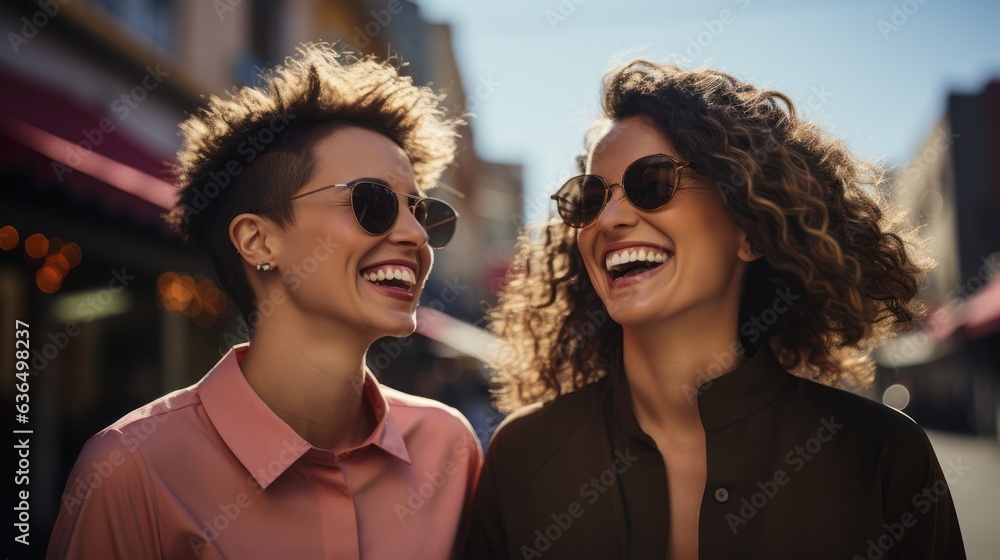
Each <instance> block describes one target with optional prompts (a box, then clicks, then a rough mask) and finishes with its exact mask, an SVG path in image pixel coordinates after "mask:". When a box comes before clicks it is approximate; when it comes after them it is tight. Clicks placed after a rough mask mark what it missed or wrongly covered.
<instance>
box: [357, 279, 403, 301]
mask: <svg viewBox="0 0 1000 560" xmlns="http://www.w3.org/2000/svg"><path fill="white" fill-rule="evenodd" d="M362 280H364V279H362ZM364 282H365V284H368V285H370V286H371V287H372V288H373V289H375V290H378V291H379V292H381V293H382V294H384V295H387V296H389V297H391V298H396V299H398V300H401V301H406V302H410V303H412V302H413V294H412V293H411V292H408V291H406V290H403V289H400V288H393V287H392V286H380V285H378V284H372V283H371V282H369V281H367V280H364Z"/></svg>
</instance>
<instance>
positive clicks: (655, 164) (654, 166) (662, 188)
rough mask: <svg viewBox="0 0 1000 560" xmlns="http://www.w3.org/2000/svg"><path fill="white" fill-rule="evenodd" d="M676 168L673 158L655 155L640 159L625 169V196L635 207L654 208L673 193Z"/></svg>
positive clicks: (667, 199) (668, 198) (663, 202)
mask: <svg viewBox="0 0 1000 560" xmlns="http://www.w3.org/2000/svg"><path fill="white" fill-rule="evenodd" d="M676 180H677V170H676V169H675V168H674V160H672V159H670V158H668V157H665V156H661V155H657V156H649V157H644V158H642V159H640V160H639V161H637V162H635V163H633V164H632V165H630V166H629V168H628V169H626V170H625V177H624V178H623V179H622V184H623V185H624V187H625V196H627V197H628V199H629V200H630V201H632V204H634V205H635V207H636V208H640V209H642V210H656V209H657V208H660V207H661V206H663V205H664V204H666V203H667V202H669V201H670V197H671V196H673V194H674V185H675V184H676Z"/></svg>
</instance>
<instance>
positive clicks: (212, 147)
mask: <svg viewBox="0 0 1000 560" xmlns="http://www.w3.org/2000/svg"><path fill="white" fill-rule="evenodd" d="M400 66H401V63H399V61H398V60H397V59H395V58H390V59H389V60H386V61H382V62H379V61H377V60H376V59H375V58H374V57H372V56H364V57H359V56H356V55H354V54H353V53H351V52H350V51H346V50H344V51H341V50H338V49H337V48H336V47H335V46H333V45H331V44H329V43H308V44H303V45H302V46H301V47H300V48H299V49H298V53H297V55H295V56H291V57H289V58H287V59H286V60H285V62H284V64H283V65H282V66H279V67H277V68H275V69H274V70H273V71H272V72H270V73H268V74H266V75H264V76H262V79H263V83H262V84H261V85H260V86H259V87H249V86H245V87H243V88H240V89H239V90H236V91H234V92H231V93H230V94H229V95H228V96H227V97H226V98H222V97H217V96H212V97H211V98H209V100H208V103H207V107H205V108H202V109H200V110H199V111H197V112H196V113H195V114H193V115H192V116H190V117H189V118H188V119H187V120H186V121H185V122H183V123H182V124H181V125H180V129H181V133H182V135H183V144H182V147H181V149H180V150H179V151H178V153H177V164H176V165H175V166H174V169H173V172H174V177H175V179H174V182H175V185H176V188H177V193H178V200H177V204H176V206H175V207H174V208H173V210H172V211H171V212H170V213H169V214H168V215H167V216H165V217H166V219H167V221H168V222H169V223H170V224H171V226H173V228H174V229H175V230H176V231H177V232H178V233H180V234H181V236H182V237H183V238H184V239H185V241H190V242H194V243H196V244H199V245H203V246H205V247H206V248H207V249H208V253H209V255H210V257H211V258H212V262H213V264H214V266H215V270H216V272H217V273H218V275H219V280H220V282H221V283H222V285H223V287H224V288H225V289H226V291H227V292H228V293H229V294H230V295H231V296H232V297H233V299H234V300H235V301H236V304H237V305H238V306H239V308H240V309H241V311H242V312H243V315H244V318H245V319H247V321H248V322H250V325H251V326H254V325H253V322H251V321H250V319H251V313H252V312H253V309H254V307H255V297H254V294H253V290H252V288H251V287H250V283H249V282H248V281H247V278H246V275H245V274H244V271H243V264H242V258H241V257H240V256H239V255H238V254H237V252H236V249H235V248H234V247H233V245H232V243H231V242H230V240H229V223H230V221H231V220H232V219H233V218H234V217H236V216H237V215H239V214H241V213H244V212H249V211H251V210H253V209H255V208H261V207H264V206H267V205H270V204H273V203H276V202H278V201H281V200H284V199H287V198H288V197H290V196H292V195H293V194H294V193H295V192H296V191H298V190H299V189H300V188H302V186H303V185H305V184H306V183H307V182H309V180H310V179H311V178H312V175H313V172H314V170H315V164H316V161H315V155H314V152H313V149H314V147H315V145H316V143H317V142H319V141H320V140H321V139H322V138H324V137H325V136H326V135H328V134H329V133H331V132H333V131H334V130H337V129H338V128H340V127H344V126H358V127H362V128H366V129H369V130H373V131H375V132H378V133H380V134H383V135H385V136H386V137H388V138H389V139H391V140H392V141H394V142H395V143H396V144H398V145H399V146H400V147H401V148H402V149H403V151H404V152H405V153H406V155H407V157H408V158H409V160H410V163H411V164H412V166H413V172H414V175H415V176H416V181H417V185H418V186H419V187H420V188H421V189H424V190H426V189H429V188H431V187H433V186H434V185H435V183H436V182H437V180H438V178H439V177H440V175H441V173H442V172H443V171H444V170H445V168H446V167H447V166H448V165H449V164H450V163H451V162H452V161H453V159H454V155H455V145H456V140H455V139H456V137H457V136H458V132H457V129H458V126H460V125H461V124H462V120H461V119H460V118H456V117H451V116H448V115H447V114H446V111H445V109H444V107H443V104H442V100H443V97H444V96H443V95H438V94H436V93H434V92H433V91H432V90H431V89H429V88H427V87H422V86H416V85H414V84H413V80H412V79H411V78H410V77H407V76H402V75H400V73H399V70H400ZM261 215H263V216H267V217H268V218H270V219H271V220H273V221H274V222H275V223H277V225H278V226H279V227H281V228H286V227H288V226H290V225H291V224H293V223H294V221H295V215H294V206H293V205H291V204H283V205H278V206H276V207H274V208H273V209H269V210H267V211H264V212H261Z"/></svg>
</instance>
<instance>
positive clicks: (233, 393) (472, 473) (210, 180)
mask: <svg viewBox="0 0 1000 560" xmlns="http://www.w3.org/2000/svg"><path fill="white" fill-rule="evenodd" d="M264 82H265V83H264V85H263V86H262V87H260V88H252V87H243V88H242V89H239V90H237V91H235V92H233V93H231V95H229V96H227V97H226V98H220V97H212V98H211V99H210V100H209V102H208V106H207V107H206V108H205V109H203V110H201V111H199V112H198V113H197V114H195V115H192V116H191V117H190V118H189V119H188V120H187V121H185V122H184V123H183V124H182V125H181V129H182V132H183V134H184V143H183V146H182V148H181V150H180V152H179V153H178V166H177V180H176V182H177V187H178V202H177V205H176V207H175V208H174V210H173V212H172V213H171V214H170V216H169V218H170V221H171V223H172V224H173V225H174V226H175V227H176V228H177V230H178V232H179V233H181V234H182V235H183V236H184V237H186V238H187V239H188V240H189V241H191V242H193V243H196V244H198V245H199V246H201V247H202V248H205V249H207V252H208V254H209V255H210V256H211V258H212V261H213V263H214V264H215V268H216V271H217V272H218V275H219V279H220V281H221V282H222V284H223V286H224V287H225V288H226V290H227V291H228V292H229V294H230V295H231V296H232V297H233V299H234V300H235V301H236V303H237V304H238V305H239V307H240V310H241V311H242V312H243V315H244V317H245V318H246V321H247V323H248V324H249V325H250V326H251V327H253V331H252V332H251V333H250V342H249V343H242V344H237V345H236V346H234V347H232V348H230V349H229V350H228V352H227V353H226V354H225V356H223V357H222V359H221V360H219V362H218V363H217V364H216V365H215V366H214V367H213V368H212V369H211V370H210V371H209V372H208V374H207V375H205V376H204V377H203V378H202V379H201V380H200V381H199V382H197V383H195V384H194V385H192V386H190V387H187V388H185V389H181V390H178V391H175V392H173V393H171V394H169V395H166V396H164V397H162V398H160V399H157V400H155V401H153V402H152V403H149V404H148V405H146V406H144V407H142V408H139V409H137V410H135V411H133V412H131V413H130V414H128V415H126V416H125V417H123V418H122V419H120V420H118V421H117V422H115V423H114V424H112V425H111V426H109V427H108V428H107V429H105V430H103V431H101V432H100V433H98V434H97V435H95V436H94V437H93V438H91V439H90V441H88V442H87V444H86V445H85V446H84V448H83V450H82V451H81V453H80V457H79V459H78V460H77V463H76V466H75V467H74V469H73V472H72V474H71V475H70V480H69V483H68V484H67V486H66V493H65V494H64V496H63V505H62V509H61V511H60V514H59V518H58V520H57V521H56V525H55V529H54V531H53V534H52V540H51V544H50V546H49V551H48V553H49V557H50V558H102V559H110V558H129V559H134V558H150V559H152V558H198V557H200V558H240V559H253V558H262V559H268V560H270V559H275V558H295V559H309V558H315V559H320V558H408V557H413V550H414V547H415V546H420V550H421V552H420V557H421V558H441V559H443V558H452V557H454V556H455V554H456V553H457V552H458V550H459V549H460V546H461V544H460V542H461V541H462V538H463V532H464V531H466V530H467V525H466V524H465V523H464V520H466V519H467V517H468V512H469V507H470V506H471V502H472V489H473V487H474V485H475V481H476V477H477V475H478V473H479V467H480V465H481V461H482V459H481V451H480V448H479V443H478V439H477V438H476V436H475V433H474V432H473V430H472V427H471V426H470V424H469V422H468V421H467V420H466V419H465V418H464V417H463V416H462V415H461V413H459V412H458V411H456V410H455V409H453V408H450V407H447V406H445V405H443V404H441V403H438V402H436V401H432V400H430V399H424V398H420V397H416V396H412V395H407V394H405V393H402V392H400V391H396V390H393V389H391V388H389V387H385V386H382V385H381V384H380V383H379V382H378V381H377V380H376V379H375V377H374V375H373V374H372V372H371V371H370V370H369V369H368V368H367V367H366V365H365V354H366V352H367V350H368V347H369V346H370V345H371V344H372V343H373V342H375V341H376V340H378V339H379V338H382V337H384V336H397V337H402V336H408V335H410V334H412V333H413V331H414V328H415V327H416V323H415V321H416V307H417V302H418V301H419V299H420V293H421V291H422V289H423V285H424V282H425V280H426V279H427V275H428V274H429V273H430V270H431V266H432V264H433V261H434V249H440V248H442V247H444V246H445V245H447V244H448V242H449V241H450V240H451V237H452V235H453V234H454V232H455V221H456V219H457V218H458V215H457V214H456V213H455V211H454V209H453V208H452V207H451V206H449V205H448V204H447V203H445V202H444V201H441V200H438V199H435V198H429V197H427V196H426V195H425V191H426V190H427V189H429V188H431V187H434V186H435V183H436V182H437V179H438V177H439V175H440V174H441V172H442V171H443V170H444V169H445V167H446V166H447V165H448V164H449V163H450V162H451V161H452V159H453V157H454V153H455V136H456V126H457V125H458V121H457V120H456V119H454V118H451V117H448V116H447V115H446V113H445V112H444V110H443V108H442V105H441V103H440V101H441V99H440V96H438V95H437V94H435V93H433V92H432V91H431V90H430V89H428V88H426V87H420V86H417V85H415V84H413V82H412V80H411V79H410V78H407V77H404V76H401V75H399V73H398V71H397V67H396V66H395V65H393V64H391V63H387V62H378V61H376V60H374V59H373V58H370V57H355V56H353V55H350V53H344V52H340V51H337V50H335V49H334V48H332V47H331V46H330V45H326V44H310V45H305V46H303V47H302V48H301V49H300V50H299V53H298V55H297V56H294V57H290V58H289V59H288V60H286V62H285V64H284V65H282V66H280V67H278V68H277V69H275V71H274V72H272V73H270V74H268V75H267V76H265V79H264ZM429 535H433V538H429Z"/></svg>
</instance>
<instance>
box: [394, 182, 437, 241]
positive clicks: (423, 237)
mask: <svg viewBox="0 0 1000 560" xmlns="http://www.w3.org/2000/svg"><path fill="white" fill-rule="evenodd" d="M398 199H399V215H398V216H396V223H395V224H393V226H392V229H391V230H389V241H391V242H393V243H397V244H400V245H407V246H411V247H415V248H417V249H422V248H423V247H424V245H427V242H428V238H427V231H426V230H425V229H424V226H422V225H420V222H418V221H417V218H416V216H414V215H413V212H411V211H410V203H411V201H410V199H409V198H407V197H405V196H402V195H400V196H399V197H398Z"/></svg>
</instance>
